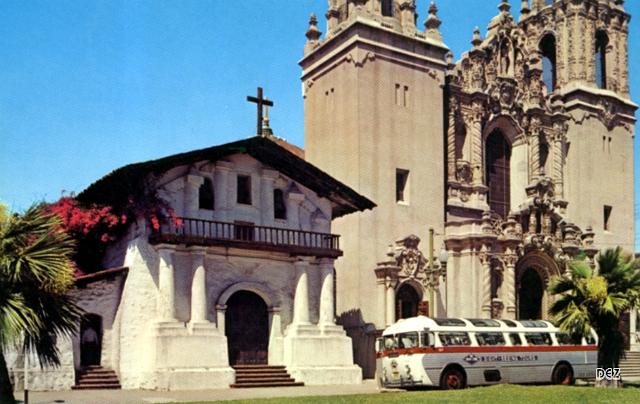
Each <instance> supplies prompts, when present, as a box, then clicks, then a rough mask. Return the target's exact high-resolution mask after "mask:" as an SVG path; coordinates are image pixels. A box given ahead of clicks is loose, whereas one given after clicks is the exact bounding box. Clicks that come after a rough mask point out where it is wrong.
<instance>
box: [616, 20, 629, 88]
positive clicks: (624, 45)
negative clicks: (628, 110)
mask: <svg viewBox="0 0 640 404" xmlns="http://www.w3.org/2000/svg"><path fill="white" fill-rule="evenodd" d="M619 35H620V38H619V41H620V49H619V50H618V51H619V52H620V54H619V63H620V67H619V73H620V82H619V86H618V91H619V92H620V93H622V95H623V96H625V97H629V19H628V18H627V17H624V19H623V21H622V25H621V27H620V34H619Z"/></svg>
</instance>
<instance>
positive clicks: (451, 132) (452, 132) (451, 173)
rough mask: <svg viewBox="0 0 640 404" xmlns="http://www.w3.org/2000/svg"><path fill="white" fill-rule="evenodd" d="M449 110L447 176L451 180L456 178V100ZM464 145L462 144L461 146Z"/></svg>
mask: <svg viewBox="0 0 640 404" xmlns="http://www.w3.org/2000/svg"><path fill="white" fill-rule="evenodd" d="M450 105H451V108H450V111H449V127H448V128H447V160H448V161H447V163H448V164H447V167H448V173H447V177H448V178H449V181H455V180H456V147H457V145H456V113H457V106H456V104H455V100H452V102H451V104H450ZM461 147H462V146H461Z"/></svg>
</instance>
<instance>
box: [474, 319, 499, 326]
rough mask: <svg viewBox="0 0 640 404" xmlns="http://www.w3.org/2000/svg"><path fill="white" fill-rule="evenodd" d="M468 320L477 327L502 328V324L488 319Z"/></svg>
mask: <svg viewBox="0 0 640 404" xmlns="http://www.w3.org/2000/svg"><path fill="white" fill-rule="evenodd" d="M467 320H468V321H470V322H471V324H473V325H475V326H476V327H500V323H499V322H498V321H496V320H489V319H486V318H468V319H467Z"/></svg>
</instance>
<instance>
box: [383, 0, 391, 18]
mask: <svg viewBox="0 0 640 404" xmlns="http://www.w3.org/2000/svg"><path fill="white" fill-rule="evenodd" d="M382 15H383V16H385V17H393V0H382Z"/></svg>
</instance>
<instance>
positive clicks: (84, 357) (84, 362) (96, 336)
mask: <svg viewBox="0 0 640 404" xmlns="http://www.w3.org/2000/svg"><path fill="white" fill-rule="evenodd" d="M101 352H102V317H100V316H99V315H97V314H85V315H84V316H82V320H81V321H80V366H82V367H87V366H99V365H100V361H101Z"/></svg>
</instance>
